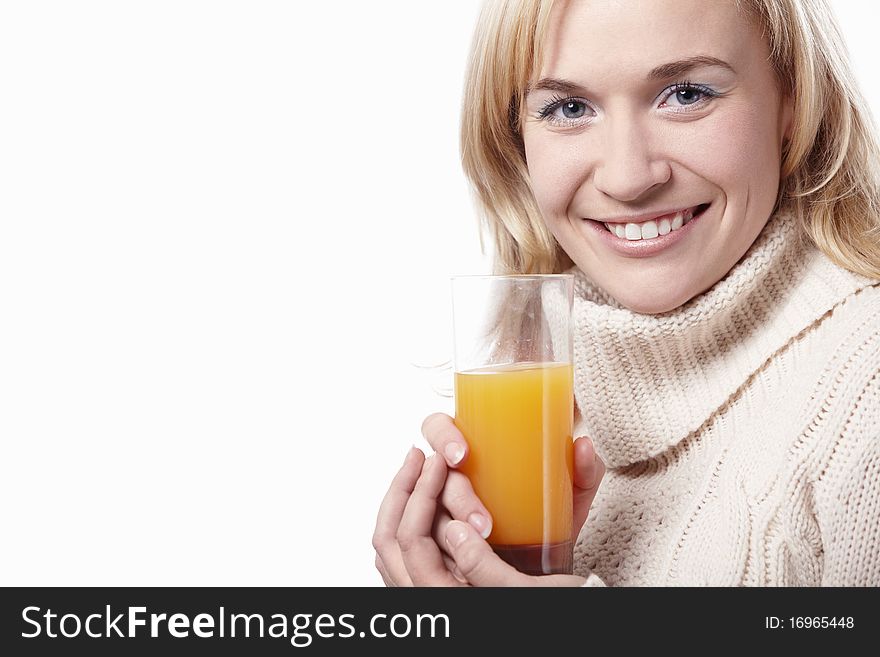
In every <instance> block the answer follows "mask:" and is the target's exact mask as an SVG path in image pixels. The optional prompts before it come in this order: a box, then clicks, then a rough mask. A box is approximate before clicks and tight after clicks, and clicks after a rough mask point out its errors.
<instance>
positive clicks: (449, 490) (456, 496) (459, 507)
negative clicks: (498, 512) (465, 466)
mask: <svg viewBox="0 0 880 657" xmlns="http://www.w3.org/2000/svg"><path fill="white" fill-rule="evenodd" d="M440 501H441V503H442V504H443V507H444V508H445V509H446V510H447V511H448V512H449V514H450V515H451V516H452V517H453V518H454V519H456V520H462V521H464V522H467V523H468V524H470V525H471V527H473V528H474V529H476V530H477V532H478V533H479V534H480V536H482V537H483V538H489V534H491V533H492V514H490V513H489V510H488V509H487V508H486V507H485V506H484V505H483V503H482V502H481V501H480V498H479V497H477V494H476V493H475V492H474V488H473V486H472V485H471V480H470V479H468V478H467V477H466V476H465V475H464V474H462V473H461V472H456V471H455V470H451V471H449V472H447V474H446V485H445V486H444V487H443V493H442V495H441V498H440ZM440 545H443V541H442V540H441V541H440Z"/></svg>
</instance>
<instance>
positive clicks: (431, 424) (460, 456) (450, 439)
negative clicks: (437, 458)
mask: <svg viewBox="0 0 880 657" xmlns="http://www.w3.org/2000/svg"><path fill="white" fill-rule="evenodd" d="M422 435H423V436H424V437H425V440H427V441H428V444H429V445H431V448H432V449H433V450H434V451H435V452H437V453H438V454H442V455H443V457H444V458H445V459H446V463H447V464H448V465H449V466H450V467H453V468H454V467H456V466H458V465H460V464H461V463H462V462H463V461H464V459H465V457H466V456H467V452H468V445H467V440H465V438H464V436H463V435H462V433H461V431H459V430H458V427H457V426H455V422H454V421H453V420H452V418H451V417H449V416H448V415H446V414H445V413H434V414H432V415H429V416H428V417H426V418H425V421H424V422H422Z"/></svg>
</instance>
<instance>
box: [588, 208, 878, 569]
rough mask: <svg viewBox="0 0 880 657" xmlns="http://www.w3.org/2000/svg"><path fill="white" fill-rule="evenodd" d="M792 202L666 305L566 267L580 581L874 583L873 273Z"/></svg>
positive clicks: (875, 318)
mask: <svg viewBox="0 0 880 657" xmlns="http://www.w3.org/2000/svg"><path fill="white" fill-rule="evenodd" d="M794 219H795V218H794V217H793V216H792V215H791V214H790V213H788V212H779V213H777V214H775V215H774V216H773V217H771V218H770V220H769V221H768V223H767V225H766V226H765V228H764V230H763V231H762V232H761V234H760V235H759V237H758V239H757V240H756V241H755V243H754V244H753V245H752V247H751V248H750V249H749V251H748V252H747V253H746V254H745V255H744V256H743V258H742V259H741V260H740V261H739V262H738V263H737V264H736V265H735V266H734V267H733V268H732V269H731V270H730V272H729V273H728V274H727V276H725V278H723V279H722V280H721V281H719V282H718V283H716V284H715V285H714V286H713V287H712V288H710V289H709V290H707V291H706V292H704V293H703V294H701V295H699V296H697V297H695V298H694V299H691V300H690V301H689V302H688V303H686V304H684V305H683V306H681V307H679V308H676V309H675V310H672V311H670V312H667V313H661V314H656V315H643V314H639V313H635V312H633V311H631V310H628V309H626V308H624V307H623V306H621V305H620V304H619V303H617V302H616V301H615V300H614V299H613V298H611V297H610V296H609V295H608V294H607V293H605V292H604V291H603V290H601V289H600V288H599V287H598V286H596V285H595V284H594V283H592V282H591V281H590V280H589V279H588V278H587V277H586V276H585V275H584V274H583V273H582V272H581V271H580V270H578V269H576V268H575V269H573V270H572V273H574V274H575V277H576V278H575V327H576V328H575V338H574V356H575V359H574V360H575V364H576V365H575V396H576V399H577V405H578V408H579V409H580V412H581V417H580V420H579V422H578V425H577V427H576V435H587V436H590V437H591V438H592V439H593V442H594V444H595V446H596V451H597V453H598V454H599V455H600V456H601V457H602V459H603V460H604V461H605V464H606V466H607V472H606V474H605V478H604V480H603V482H602V485H601V486H600V488H599V492H598V493H597V495H596V498H595V500H594V502H593V507H592V509H591V511H590V517H589V519H588V521H587V523H586V525H585V526H584V528H583V530H582V531H581V535H580V539H579V541H578V543H577V546H576V549H575V564H576V572H578V573H579V574H581V575H584V576H587V577H588V580H587V583H586V586H602V585H612V586H621V585H623V586H633V585H649V586H661V585H698V586H699V585H711V586H736V585H759V586H774V585H781V586H818V585H830V586H849V585H870V586H878V585H880V283H878V281H876V280H872V279H868V278H865V277H863V276H859V275H856V274H853V273H851V272H849V271H847V270H845V269H843V268H842V267H839V266H837V265H835V264H834V263H833V262H831V261H830V260H829V259H828V258H827V257H826V256H825V255H824V254H822V253H821V252H820V251H819V250H818V249H816V248H815V247H814V246H812V245H810V244H808V243H807V242H806V240H804V239H802V238H801V236H800V234H799V232H798V228H797V224H796V222H795V220H794Z"/></svg>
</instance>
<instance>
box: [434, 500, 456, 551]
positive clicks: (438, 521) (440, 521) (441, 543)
mask: <svg viewBox="0 0 880 657" xmlns="http://www.w3.org/2000/svg"><path fill="white" fill-rule="evenodd" d="M450 522H452V516H451V515H449V512H448V511H446V509H443V508H440V509H438V510H437V513H435V514H434V525H433V526H432V527H431V536H432V537H433V538H434V543H436V544H437V547H438V548H440V551H441V552H443V554H446V555H449V551H448V550H447V548H446V525H448V524H449V523H450ZM450 556H451V555H450Z"/></svg>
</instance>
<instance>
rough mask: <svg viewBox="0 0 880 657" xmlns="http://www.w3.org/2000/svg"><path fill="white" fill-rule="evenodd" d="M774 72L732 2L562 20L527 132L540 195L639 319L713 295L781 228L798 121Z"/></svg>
mask: <svg viewBox="0 0 880 657" xmlns="http://www.w3.org/2000/svg"><path fill="white" fill-rule="evenodd" d="M768 60H769V50H768V46H767V44H766V43H765V42H764V40H763V39H762V37H761V31H760V28H759V27H758V26H757V25H755V24H753V23H752V22H751V21H750V20H749V19H748V18H747V17H746V16H744V15H741V14H740V13H738V11H737V9H736V8H735V7H734V5H733V2H732V1H731V2H727V1H722V0H716V1H713V2H706V1H705V0H582V1H578V0H571V1H569V2H557V4H556V5H555V6H554V8H553V13H552V14H551V22H550V25H549V30H548V33H547V38H546V41H545V43H544V64H543V69H542V70H541V71H540V74H539V75H537V76H535V77H534V79H533V80H532V82H531V85H530V88H529V92H528V94H527V96H526V106H525V112H524V115H523V119H522V137H523V142H524V145H525V151H526V159H527V163H528V169H529V176H530V179H531V187H532V192H533V194H534V196H535V199H536V201H537V203H538V207H539V208H540V210H541V213H542V215H543V217H544V220H545V221H546V223H547V226H548V228H549V230H550V231H551V232H552V233H553V235H554V236H555V237H556V239H557V241H558V242H559V244H560V245H561V246H562V248H563V249H564V250H565V252H566V253H567V254H568V255H569V257H571V259H572V260H573V261H574V263H575V264H576V265H577V266H578V267H579V268H580V269H581V270H582V271H583V272H584V273H585V274H586V275H587V276H588V277H589V278H590V279H591V280H592V281H594V282H595V283H597V284H598V285H599V286H600V287H602V288H603V289H604V290H606V291H607V292H608V293H610V294H611V295H612V296H613V297H614V298H615V299H617V300H618V301H619V302H620V303H621V304H623V305H624V306H626V307H627V308H629V309H631V310H633V311H635V312H639V313H660V312H665V311H667V310H672V309H674V308H677V307H678V306H680V305H682V304H683V303H685V302H687V301H688V300H689V299H691V298H693V297H694V296H696V295H698V294H700V293H701V292H704V291H706V290H707V289H709V288H710V287H711V286H712V285H714V284H715V283H716V282H718V281H719V280H720V279H721V278H723V277H724V275H725V274H726V273H727V272H728V271H729V270H730V269H731V267H733V265H734V264H736V262H737V260H739V259H740V258H741V257H742V255H743V254H744V253H745V252H746V251H747V250H748V248H749V246H751V244H752V242H754V240H755V238H756V237H757V236H758V234H759V233H760V232H761V229H762V228H763V227H764V225H765V224H766V222H767V219H768V218H769V216H770V213H771V212H772V210H773V206H774V203H775V201H776V195H777V191H778V187H779V172H780V164H781V150H782V143H783V139H784V136H785V134H786V132H787V130H788V129H789V124H790V116H791V111H790V103H789V102H788V101H787V99H786V98H785V97H783V96H782V95H781V93H780V91H779V90H778V88H777V84H776V78H775V76H774V72H773V69H772V68H771V66H770V64H769V61H768ZM677 211H683V212H681V213H680V214H679V213H678V212H677ZM691 215H693V217H694V218H693V219H690V216H691ZM651 218H654V221H646V220H648V219H651ZM606 223H607V224H608V225H607V226H606V225H605V224H606ZM679 225H680V227H679ZM609 228H610V229H611V230H614V231H615V233H612V232H611V230H609ZM618 234H619V235H620V236H618ZM636 238H639V239H636Z"/></svg>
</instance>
